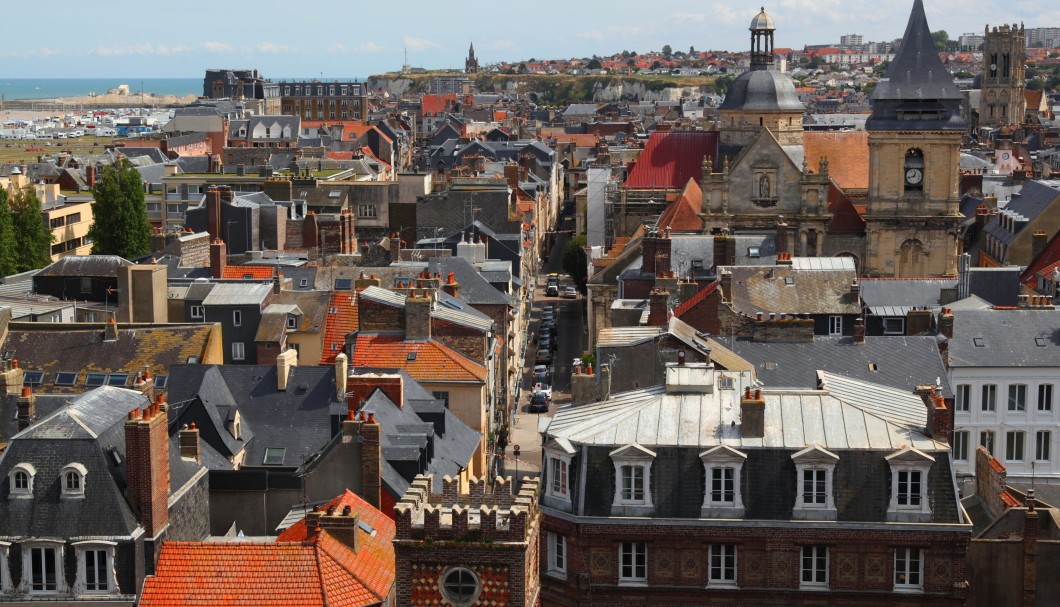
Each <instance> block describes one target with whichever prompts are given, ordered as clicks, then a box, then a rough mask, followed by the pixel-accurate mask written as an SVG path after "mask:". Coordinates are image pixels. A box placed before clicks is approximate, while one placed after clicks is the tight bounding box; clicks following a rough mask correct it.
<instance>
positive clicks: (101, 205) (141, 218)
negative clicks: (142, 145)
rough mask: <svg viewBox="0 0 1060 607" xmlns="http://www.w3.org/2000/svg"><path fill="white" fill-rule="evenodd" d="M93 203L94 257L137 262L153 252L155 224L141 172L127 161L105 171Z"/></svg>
mask: <svg viewBox="0 0 1060 607" xmlns="http://www.w3.org/2000/svg"><path fill="white" fill-rule="evenodd" d="M93 193H94V194H95V198H96V200H95V202H93V203H92V216H93V223H92V227H91V228H90V229H89V231H88V235H89V237H90V238H92V241H93V244H92V253H93V254H94V255H118V256H119V257H124V258H125V259H135V258H137V257H139V256H141V255H144V254H146V253H150V252H151V223H150V222H149V221H148V220H147V205H145V204H144V186H143V180H142V179H141V178H140V173H139V171H137V170H136V168H135V167H133V165H132V163H131V162H129V161H128V160H126V159H125V158H120V159H119V160H118V162H117V163H115V164H114V165H113V166H109V167H106V168H104V169H103V171H102V174H101V175H100V178H99V179H98V180H97V181H96V187H95V190H93Z"/></svg>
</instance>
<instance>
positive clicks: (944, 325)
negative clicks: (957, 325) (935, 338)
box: [939, 308, 953, 339]
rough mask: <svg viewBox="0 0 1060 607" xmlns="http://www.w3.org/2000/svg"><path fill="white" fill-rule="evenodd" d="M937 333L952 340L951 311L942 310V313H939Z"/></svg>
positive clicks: (947, 309)
mask: <svg viewBox="0 0 1060 607" xmlns="http://www.w3.org/2000/svg"><path fill="white" fill-rule="evenodd" d="M939 333H941V334H942V335H943V336H944V337H947V338H949V339H953V310H951V309H949V308H942V312H940V313H939Z"/></svg>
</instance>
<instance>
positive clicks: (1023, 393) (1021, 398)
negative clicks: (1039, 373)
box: [1008, 384, 1027, 411]
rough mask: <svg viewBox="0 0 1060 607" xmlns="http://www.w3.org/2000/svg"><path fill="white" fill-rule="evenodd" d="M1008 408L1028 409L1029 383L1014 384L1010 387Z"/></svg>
mask: <svg viewBox="0 0 1060 607" xmlns="http://www.w3.org/2000/svg"><path fill="white" fill-rule="evenodd" d="M1008 410H1009V411H1026V410H1027V385H1026V384H1012V385H1011V386H1009V387H1008Z"/></svg>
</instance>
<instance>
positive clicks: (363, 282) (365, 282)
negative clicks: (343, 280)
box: [353, 272, 382, 291]
mask: <svg viewBox="0 0 1060 607" xmlns="http://www.w3.org/2000/svg"><path fill="white" fill-rule="evenodd" d="M381 284H382V282H380V280H379V279H378V278H376V277H375V274H372V275H371V276H365V275H364V272H361V276H360V278H358V279H357V280H355V281H354V283H353V287H354V289H356V290H357V291H363V290H365V289H367V288H368V287H378V286H380V285H381Z"/></svg>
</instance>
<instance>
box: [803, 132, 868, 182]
mask: <svg viewBox="0 0 1060 607" xmlns="http://www.w3.org/2000/svg"><path fill="white" fill-rule="evenodd" d="M803 146H804V147H805V149H806V165H807V167H809V169H810V170H811V171H813V172H815V173H816V172H817V169H818V165H819V164H820V162H821V158H828V176H829V177H831V178H832V181H834V182H835V184H836V185H837V186H839V187H841V188H843V190H845V191H849V190H867V189H868V188H869V134H868V133H867V132H866V131H808V132H806V133H803Z"/></svg>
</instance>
